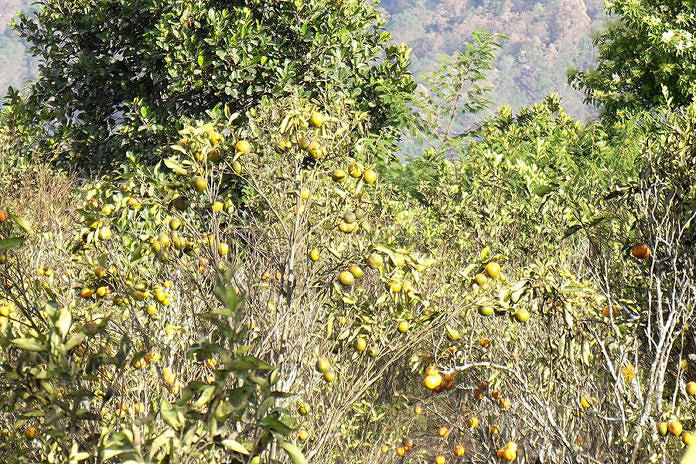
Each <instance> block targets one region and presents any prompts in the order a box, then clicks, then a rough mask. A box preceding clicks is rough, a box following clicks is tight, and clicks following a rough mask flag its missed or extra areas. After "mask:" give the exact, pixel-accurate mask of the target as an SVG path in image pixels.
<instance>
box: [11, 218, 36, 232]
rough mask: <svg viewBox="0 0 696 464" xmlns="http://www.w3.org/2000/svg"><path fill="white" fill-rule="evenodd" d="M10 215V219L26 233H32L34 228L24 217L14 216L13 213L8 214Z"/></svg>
mask: <svg viewBox="0 0 696 464" xmlns="http://www.w3.org/2000/svg"><path fill="white" fill-rule="evenodd" d="M10 217H11V218H12V220H13V221H14V222H15V223H16V224H17V225H18V226H19V227H21V228H22V230H24V232H26V233H27V234H33V233H34V229H32V227H31V224H29V221H27V220H26V219H24V218H23V217H22V216H16V215H14V214H10Z"/></svg>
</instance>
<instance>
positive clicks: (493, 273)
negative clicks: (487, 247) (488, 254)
mask: <svg viewBox="0 0 696 464" xmlns="http://www.w3.org/2000/svg"><path fill="white" fill-rule="evenodd" d="M486 274H488V277H490V278H491V279H496V278H497V277H498V276H499V275H500V265H499V264H498V263H495V262H493V261H491V262H490V263H488V264H486Z"/></svg>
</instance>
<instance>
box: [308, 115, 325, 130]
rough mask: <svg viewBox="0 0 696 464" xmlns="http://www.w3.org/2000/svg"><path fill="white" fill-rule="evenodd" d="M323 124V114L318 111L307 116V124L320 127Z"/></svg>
mask: <svg viewBox="0 0 696 464" xmlns="http://www.w3.org/2000/svg"><path fill="white" fill-rule="evenodd" d="M322 124H324V115H323V114H321V113H318V112H314V113H312V115H311V116H310V117H309V125H310V126H312V127H321V125H322Z"/></svg>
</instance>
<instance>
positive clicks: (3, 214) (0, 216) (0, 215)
mask: <svg viewBox="0 0 696 464" xmlns="http://www.w3.org/2000/svg"><path fill="white" fill-rule="evenodd" d="M5 221H7V211H5V210H4V209H0V222H5Z"/></svg>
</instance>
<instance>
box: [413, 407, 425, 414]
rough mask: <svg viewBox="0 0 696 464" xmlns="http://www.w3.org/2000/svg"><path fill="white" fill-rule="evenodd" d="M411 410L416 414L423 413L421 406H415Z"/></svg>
mask: <svg viewBox="0 0 696 464" xmlns="http://www.w3.org/2000/svg"><path fill="white" fill-rule="evenodd" d="M413 412H415V413H416V414H423V408H421V407H420V406H416V407H415V408H413Z"/></svg>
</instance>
